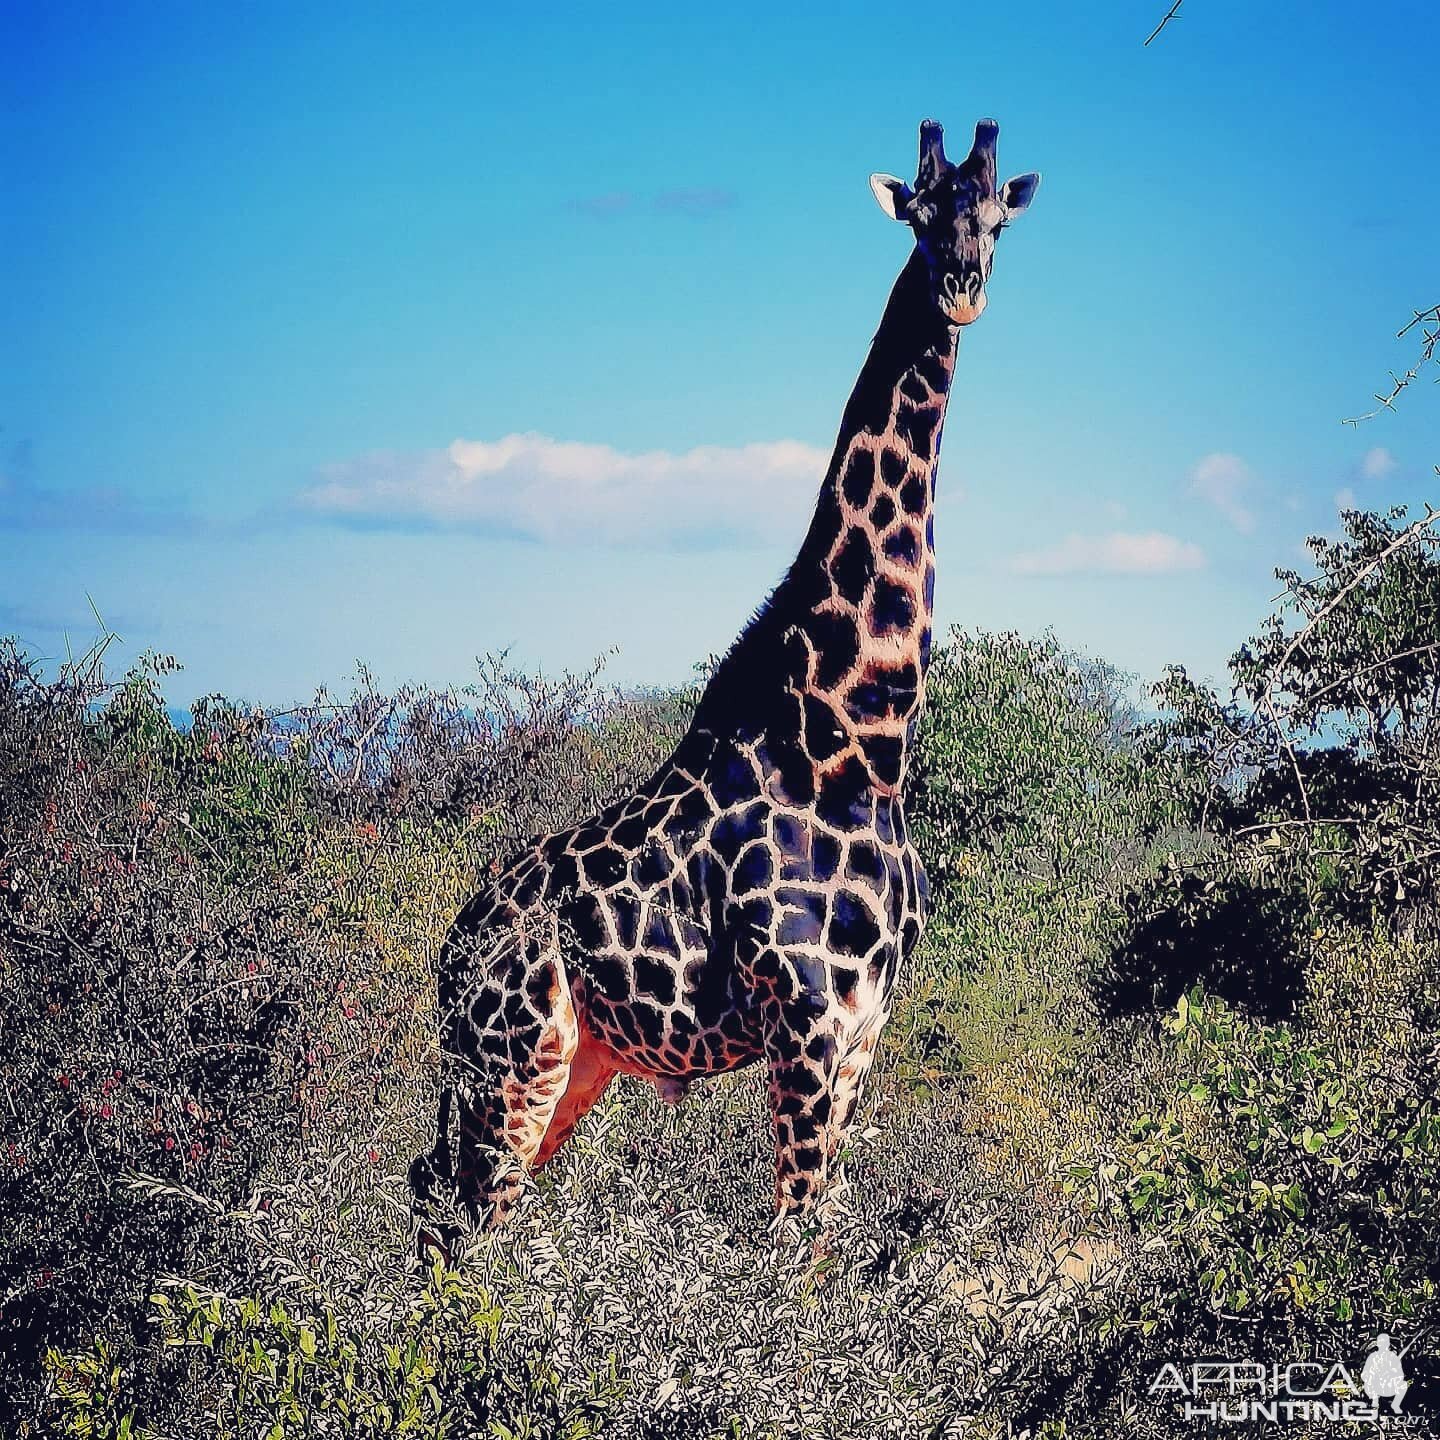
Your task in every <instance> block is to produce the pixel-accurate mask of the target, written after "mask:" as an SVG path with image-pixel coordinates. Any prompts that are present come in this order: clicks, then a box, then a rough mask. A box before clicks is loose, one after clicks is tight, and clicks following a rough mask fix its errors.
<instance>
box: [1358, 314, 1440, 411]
mask: <svg viewBox="0 0 1440 1440" xmlns="http://www.w3.org/2000/svg"><path fill="white" fill-rule="evenodd" d="M1417 325H1418V326H1420V334H1421V335H1422V336H1423V337H1424V340H1423V343H1422V344H1421V346H1420V358H1419V359H1418V360H1417V361H1416V362H1415V363H1414V364H1413V365H1412V366H1411V367H1410V368H1409V369H1408V370H1407V371H1406V372H1405V373H1404V374H1403V375H1396V374H1395V373H1394V371H1391V373H1390V382H1391V384H1390V393H1389V394H1388V395H1380V394H1376V396H1375V400H1376V402H1377V403H1376V406H1375V408H1374V409H1373V410H1369V411H1367V412H1366V413H1365V414H1364V415H1350V416H1347V417H1346V418H1345V419H1344V420H1342V421H1341V422H1340V423H1341V424H1342V425H1358V424H1359V423H1360V422H1361V421H1362V420H1373V419H1374V418H1375V416H1377V415H1378V414H1379V413H1380V412H1381V410H1393V409H1394V408H1395V398H1396V396H1398V395H1399V394H1400V392H1401V391H1402V390H1404V389H1406V388H1407V387H1408V386H1409V385H1410V384H1411V382H1412V381H1414V380H1417V379H1418V378H1419V376H1420V372H1421V371H1422V370H1423V369H1424V368H1425V367H1426V366H1427V365H1428V364H1429V363H1430V362H1431V361H1432V360H1434V359H1435V347H1436V345H1440V305H1432V306H1431V307H1430V308H1429V309H1428V310H1417V311H1415V313H1414V315H1413V316H1412V318H1411V320H1410V322H1409V324H1407V325H1403V326H1401V328H1400V329H1399V330H1397V331H1396V332H1395V338H1396V339H1397V340H1399V339H1401V338H1403V337H1404V336H1405V335H1407V334H1408V333H1409V332H1410V331H1411V330H1413V329H1414V328H1415V327H1416V326H1417ZM1437 363H1440V362H1437ZM1435 379H1436V383H1437V384H1440V375H1437V376H1436V377H1435Z"/></svg>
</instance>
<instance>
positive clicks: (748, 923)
mask: <svg viewBox="0 0 1440 1440" xmlns="http://www.w3.org/2000/svg"><path fill="white" fill-rule="evenodd" d="M998 133H999V126H998V125H997V124H996V123H995V122H994V121H992V120H982V121H980V123H979V124H978V125H977V126H976V130H975V140H974V144H973V146H972V148H971V150H970V153H969V155H968V156H967V157H966V158H965V160H963V161H962V162H961V163H959V164H958V165H957V164H952V163H951V162H950V161H948V160H947V159H946V157H945V151H944V144H943V134H942V130H941V127H940V125H939V124H937V123H936V122H934V121H929V120H927V121H925V122H924V123H923V124H922V125H921V127H920V158H919V167H918V172H917V176H916V180H915V184H914V185H913V187H912V186H910V185H907V184H905V183H904V182H903V181H902V180H899V179H897V178H896V177H894V176H890V175H872V176H871V178H870V186H871V190H872V191H873V193H874V195H875V198H876V200H877V201H878V202H879V204H880V207H881V209H882V210H883V211H884V212H885V213H886V214H887V215H888V216H890V217H891V218H892V219H895V220H899V221H902V222H904V223H906V224H908V225H909V227H910V229H911V230H912V231H913V233H914V237H915V245H914V249H913V251H912V252H911V255H910V257H909V259H908V260H907V262H906V264H905V266H904V268H903V269H902V271H901V273H900V276H899V278H898V280H897V281H896V283H895V286H894V288H893V290H892V292H891V295H890V300H889V303H888V305H887V306H886V309H885V313H884V317H883V319H882V320H881V322H880V327H879V330H878V331H877V332H876V335H875V338H874V341H873V343H872V344H871V347H870V351H869V355H868V357H867V358H866V360H865V363H864V366H863V367H862V369H861V372H860V377H859V379H858V381H857V382H856V385H855V389H854V391H853V393H852V394H851V396H850V400H849V403H848V404H847V405H846V407H845V412H844V417H843V420H842V423H841V428H840V434H839V438H838V440H837V442H836V445H835V450H834V453H833V457H832V459H831V461H830V465H829V468H828V470H827V471H826V475H825V479H824V481H823V484H822V486H821V490H820V496H819V500H818V503H817V505H816V508H815V512H814V515H813V518H812V520H811V522H810V526H809V529H808V531H807V533H806V535H805V538H804V541H803V543H802V544H801V546H800V550H799V553H798V555H797V557H796V559H795V561H794V563H793V564H792V565H791V566H790V568H789V570H788V572H787V573H786V574H785V576H784V578H783V579H782V580H781V582H780V584H779V585H778V586H777V587H776V588H775V590H774V591H773V593H772V594H771V595H770V597H769V599H768V600H767V601H766V602H765V603H764V604H763V605H762V606H761V608H760V609H759V610H758V611H757V612H756V613H755V615H754V617H753V618H752V619H751V621H750V623H749V624H748V625H747V626H746V628H745V629H744V631H743V632H742V634H741V635H740V637H739V639H738V640H737V641H736V642H735V644H734V645H733V646H732V648H731V649H730V650H729V652H728V653H727V654H726V655H725V656H724V658H723V659H722V660H721V662H720V663H719V665H718V666H717V667H716V668H715V670H714V671H713V673H712V675H711V678H710V680H709V682H708V684H707V685H706V687H705V689H704V692H703V694H702V696H701V699H700V701H699V704H698V706H697V708H696V711H695V714H694V717H693V720H692V723H691V725H690V728H689V730H688V732H687V733H686V735H685V736H684V738H683V739H682V740H681V742H680V744H679V745H678V747H677V748H676V750H675V752H674V753H673V754H672V755H671V757H670V759H668V760H667V761H666V762H665V763H664V764H663V765H662V766H661V767H660V769H659V770H658V771H657V772H656V773H655V774H654V776H652V777H651V779H650V780H649V781H647V782H646V783H645V784H644V785H642V786H640V788H639V789H637V790H636V791H635V792H634V793H633V794H631V795H627V796H625V797H623V798H621V799H619V800H616V801H615V802H614V803H612V804H611V805H609V806H608V807H607V808H606V809H605V810H603V811H602V812H601V813H600V814H599V815H596V816H594V817H593V818H591V819H588V820H586V821H584V822H583V823H581V824H579V825H576V826H574V827H572V828H570V829H567V830H563V831H560V832H558V833H556V834H552V835H545V836H541V837H539V838H537V839H535V840H534V841H533V842H531V843H530V844H528V845H527V846H526V847H525V848H524V849H523V850H521V851H520V853H519V854H517V855H515V856H514V857H513V858H512V859H511V860H510V861H509V863H508V864H506V865H505V866H503V867H502V868H501V869H500V871H499V873H498V874H497V875H495V876H494V877H493V878H492V880H491V881H490V882H489V883H487V884H486V886H485V887H484V889H483V890H482V891H481V892H480V893H479V894H477V895H476V896H475V897H474V898H473V899H471V900H470V901H469V903H467V904H466V905H465V906H464V908H463V909H462V910H461V912H460V914H459V915H458V916H457V917H456V919H455V921H454V923H453V926H452V927H451V930H450V933H449V936H448V938H447V939H446V941H445V944H444V947H443V949H442V952H441V956H440V964H439V982H438V992H439V993H438V1001H439V1013H440V1031H441V1034H440V1039H441V1052H442V1058H443V1063H444V1067H445V1074H444V1076H443V1083H442V1091H441V1099H440V1105H439V1113H438V1116H437V1131H438V1134H437V1138H436V1141H435V1145H434V1147H433V1149H432V1150H431V1151H430V1152H429V1153H428V1154H427V1155H421V1156H418V1157H417V1158H416V1160H415V1162H414V1163H413V1164H412V1166H411V1171H410V1182H411V1185H412V1188H413V1189H414V1191H415V1194H416V1199H417V1206H418V1207H419V1208H421V1209H422V1210H423V1209H424V1207H425V1205H426V1202H427V1201H429V1200H430V1199H431V1198H433V1196H434V1195H435V1193H436V1192H437V1190H438V1189H440V1188H441V1187H444V1188H447V1189H449V1190H450V1191H451V1192H452V1193H453V1194H454V1195H455V1197H456V1198H457V1199H458V1200H459V1202H460V1203H461V1205H462V1206H463V1207H464V1209H465V1211H466V1212H467V1213H468V1215H469V1216H470V1218H471V1220H472V1222H479V1221H480V1220H481V1219H482V1218H483V1219H484V1220H485V1221H486V1222H487V1223H489V1224H492V1225H494V1224H499V1223H501V1222H502V1221H504V1220H505V1218H506V1217H507V1216H508V1215H509V1214H510V1213H511V1211H512V1210H513V1208H514V1206H515V1204H516V1202H517V1200H518V1198H519V1196H520V1193H521V1190H522V1186H523V1176H524V1174H525V1172H527V1171H532V1170H536V1169H538V1168H540V1167H541V1166H543V1165H544V1164H545V1163H546V1162H547V1161H548V1160H549V1159H550V1157H551V1156H552V1155H554V1153H555V1151H556V1150H557V1149H558V1148H559V1146H560V1145H562V1144H563V1143H564V1142H565V1140H566V1139H567V1137H568V1136H569V1135H570V1134H571V1133H572V1132H573V1131H574V1129H575V1127H576V1125H577V1124H578V1122H579V1121H580V1119H581V1117H582V1116H583V1115H584V1114H585V1113H586V1111H588V1110H589V1109H590V1107H591V1106H593V1105H594V1104H595V1102H596V1101H597V1100H598V1099H599V1098H600V1096H601V1095H602V1094H603V1093H604V1091H605V1088H606V1086H607V1085H608V1084H609V1083H610V1081H611V1080H612V1079H613V1078H614V1076H615V1075H617V1074H622V1073H624V1074H630V1075H638V1076H642V1077H645V1078H647V1079H648V1080H650V1081H651V1082H653V1083H654V1085H655V1086H656V1088H657V1090H658V1091H659V1093H660V1094H661V1096H662V1097H664V1098H665V1099H667V1100H669V1101H671V1102H674V1103H678V1101H679V1100H680V1099H681V1098H683V1096H684V1094H685V1092H686V1090H687V1088H688V1087H689V1086H690V1084H691V1083H692V1082H693V1081H694V1080H696V1079H697V1078H699V1077H701V1076H708V1075H715V1074H719V1073H722V1072H725V1071H730V1070H734V1069H737V1068H738V1067H740V1066H744V1065H748V1064H751V1063H752V1062H755V1061H760V1060H763V1061H764V1062H765V1064H766V1067H767V1072H768V1097H769V1109H770V1114H771V1123H772V1130H773V1138H774V1145H775V1206H776V1210H777V1212H778V1213H779V1215H781V1216H785V1215H788V1214H792V1213H795V1212H800V1211H804V1210H806V1209H808V1208H810V1207H811V1206H813V1205H814V1204H815V1203H816V1201H817V1200H818V1199H819V1197H820V1196H821V1195H822V1193H823V1191H824V1189H825V1186H826V1181H827V1177H828V1175H829V1172H830V1169H831V1167H832V1166H833V1164H834V1162H835V1157H836V1154H837V1152H838V1150H839V1148H840V1145H841V1142H842V1140H843V1138H844V1136H845V1133H846V1129H847V1127H848V1126H849V1124H850V1122H851V1120H852V1118H853V1116H854V1114H855V1109H856V1105H857V1103H858V1101H859V1098H860V1093H861V1087H862V1085H863V1084H864V1081H865V1077H866V1073H867V1071H868V1070H869V1069H870V1066H871V1062H872V1061H873V1060H874V1058H875V1051H876V1047H877V1045H878V1043H879V1039H880V1033H881V1030H882V1028H883V1027H884V1025H885V1022H886V1020H887V1018H888V1016H889V1012H890V1004H891V997H892V995H893V992H894V988H895V982H896V976H897V973H898V971H899V968H900V966H901V964H902V963H903V962H904V960H905V959H906V957H908V956H909V955H910V954H911V952H912V951H913V950H914V948H915V945H916V943H917V942H918V940H919V938H920V935H921V931H922V928H923V926H924V923H925V916H926V908H927V891H926V882H925V872H924V870H923V868H922V866H921V863H920V858H919V856H918V855H917V853H916V851H915V849H914V847H913V846H912V845H911V843H910V841H909V839H908V837H907V835H906V829H905V817H904V810H903V805H902V800H901V791H902V787H903V784H904V780H905V774H906V761H907V751H908V748H909V745H910V742H911V739H912V737H913V735H914V731H915V725H916V720H917V717H918V715H919V713H920V708H921V705H922V703H923V699H924V685H925V672H926V667H927V665H928V662H929V657H930V646H931V613H932V604H933V597H934V583H935V567H934V536H933V531H932V524H931V515H932V508H933V502H934V492H935V469H936V462H937V459H938V456H939V450H940V433H941V425H942V422H943V420H944V415H945V404H946V399H947V396H948V394H949V390H950V382H951V375H952V371H953V367H954V361H955V353H956V348H957V344H958V337H959V331H960V328H961V327H963V326H965V325H969V324H971V323H972V322H973V321H974V320H976V319H977V318H978V317H979V315H980V313H981V311H982V310H984V308H985V302H986V295H985V284H986V281H987V279H988V277H989V274H990V268H991V263H992V260H993V256H994V245H995V237H996V236H997V234H998V233H999V231H1000V230H1001V229H1002V228H1004V226H1005V225H1006V224H1007V223H1008V222H1009V221H1010V219H1011V218H1013V217H1014V216H1015V215H1016V214H1018V213H1019V212H1020V211H1022V210H1023V209H1025V208H1026V206H1027V205H1028V204H1029V203H1030V200H1031V197H1032V196H1033V195H1034V193H1035V188H1036V186H1037V185H1038V183H1039V176H1038V175H1034V174H1026V175H1020V176H1017V177H1016V178H1015V179H1012V180H1008V181H1007V182H1006V183H1005V184H1004V185H1003V186H998V187H997V185H996V183H995V181H996V176H995V142H996V137H997V135H998ZM452 1099H453V1102H454V1103H455V1104H456V1106H457V1107H458V1111H459V1115H458V1127H457V1130H458V1140H457V1149H456V1152H455V1156H454V1164H453V1167H452V1152H451V1142H450V1120H451V1107H452ZM422 1243H423V1242H422Z"/></svg>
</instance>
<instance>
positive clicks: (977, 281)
mask: <svg viewBox="0 0 1440 1440" xmlns="http://www.w3.org/2000/svg"><path fill="white" fill-rule="evenodd" d="M999 133H1000V127H999V125H997V124H996V123H995V121H993V120H982V121H980V123H979V124H978V125H976V127H975V143H974V145H972V146H971V147H970V153H969V154H968V155H967V156H966V157H965V158H964V159H963V160H962V161H961V162H960V163H959V164H958V165H954V164H951V162H950V161H949V160H947V159H946V158H945V144H944V132H943V131H942V130H941V128H940V125H939V123H938V122H937V121H934V120H926V121H924V122H922V124H921V126H920V167H919V169H918V171H917V172H916V176H915V184H914V186H913V187H912V186H909V185H907V184H906V183H905V182H904V181H903V180H900V179H898V178H897V177H896V176H894V175H872V176H871V177H870V188H871V190H873V191H874V192H875V198H876V200H878V201H879V202H880V208H881V209H882V210H883V211H884V212H885V213H886V214H887V215H888V216H889V217H890V218H891V219H892V220H902V221H904V222H905V224H907V225H909V227H910V228H911V229H912V230H913V231H914V232H915V243H916V244H917V245H918V246H919V249H920V253H921V254H922V255H923V256H924V257H925V261H926V263H927V265H928V266H929V269H930V285H931V294H932V295H933V297H934V300H935V303H936V305H937V306H939V308H940V311H941V313H942V314H943V315H944V316H945V318H946V319H947V320H948V321H949V322H950V323H951V324H952V325H969V324H970V323H971V322H972V321H973V320H978V319H979V318H980V312H981V311H982V310H984V308H985V282H986V281H987V280H988V279H989V278H990V266H991V265H992V263H993V262H994V258H995V237H996V236H997V235H998V234H999V233H1000V231H1001V230H1003V229H1004V228H1005V226H1006V225H1007V224H1009V222H1010V220H1011V219H1012V218H1013V217H1014V216H1016V215H1018V214H1019V213H1020V212H1021V211H1022V210H1023V209H1024V208H1025V207H1026V206H1027V205H1028V204H1029V203H1030V201H1031V198H1032V197H1033V196H1034V194H1035V188H1036V186H1038V185H1039V183H1040V177H1039V176H1038V175H1036V174H1033V173H1032V174H1028V175H1017V176H1016V177H1015V178H1014V179H1013V180H1007V181H1006V182H1005V183H1004V184H1003V185H1001V186H999V187H997V186H996V184H995V138H996V136H998V135H999Z"/></svg>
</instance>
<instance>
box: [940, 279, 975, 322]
mask: <svg viewBox="0 0 1440 1440" xmlns="http://www.w3.org/2000/svg"><path fill="white" fill-rule="evenodd" d="M940 308H941V309H942V310H943V311H944V312H945V315H946V318H947V319H948V320H949V321H950V323H951V324H952V325H972V324H974V322H975V321H976V320H978V319H979V318H980V315H981V312H982V311H983V310H984V309H985V282H984V280H982V279H981V277H980V272H979V271H978V270H974V271H971V272H970V274H969V275H967V276H966V277H965V278H964V280H962V279H961V278H960V276H959V275H957V274H956V273H955V272H954V271H953V270H951V271H947V272H946V274H945V276H944V278H943V279H942V280H941V281H940Z"/></svg>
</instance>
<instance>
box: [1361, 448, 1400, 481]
mask: <svg viewBox="0 0 1440 1440" xmlns="http://www.w3.org/2000/svg"><path fill="white" fill-rule="evenodd" d="M1395 467H1396V460H1395V457H1394V456H1393V455H1392V454H1391V453H1390V452H1389V451H1388V450H1387V449H1386V448H1385V447H1384V446H1383V445H1377V446H1375V448H1374V449H1373V450H1367V451H1366V452H1365V454H1364V456H1363V457H1362V458H1361V461H1360V474H1361V475H1362V476H1363V477H1364V478H1365V479H1366V480H1383V479H1384V478H1385V477H1386V476H1387V475H1389V474H1390V473H1391V472H1392V471H1393V470H1394V469H1395Z"/></svg>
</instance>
